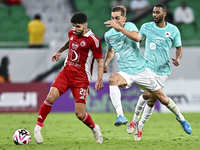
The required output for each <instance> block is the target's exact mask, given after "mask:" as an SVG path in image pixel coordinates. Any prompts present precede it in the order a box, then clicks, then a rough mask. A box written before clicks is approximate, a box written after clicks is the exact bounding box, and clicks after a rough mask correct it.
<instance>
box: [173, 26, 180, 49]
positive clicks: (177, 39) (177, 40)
mask: <svg viewBox="0 0 200 150" xmlns="http://www.w3.org/2000/svg"><path fill="white" fill-rule="evenodd" d="M173 45H174V46H175V47H179V46H181V45H182V42H181V35H180V32H179V30H178V28H177V27H175V36H174V39H173Z"/></svg>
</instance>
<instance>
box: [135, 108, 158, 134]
mask: <svg viewBox="0 0 200 150" xmlns="http://www.w3.org/2000/svg"><path fill="white" fill-rule="evenodd" d="M154 108H155V105H154V106H153V107H149V106H148V105H146V106H145V108H144V111H143V114H142V118H141V119H140V121H139V124H138V128H139V129H140V130H142V128H143V126H144V124H145V122H147V121H148V120H149V118H150V117H151V115H152V113H153V110H154Z"/></svg>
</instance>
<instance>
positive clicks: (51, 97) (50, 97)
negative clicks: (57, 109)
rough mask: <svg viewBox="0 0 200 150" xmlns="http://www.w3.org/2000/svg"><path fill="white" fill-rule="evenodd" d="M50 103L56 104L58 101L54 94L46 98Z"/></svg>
mask: <svg viewBox="0 0 200 150" xmlns="http://www.w3.org/2000/svg"><path fill="white" fill-rule="evenodd" d="M46 99H47V100H48V101H50V102H51V103H54V102H55V100H56V99H57V98H56V96H54V95H53V94H51V93H49V94H48V95H47V98H46Z"/></svg>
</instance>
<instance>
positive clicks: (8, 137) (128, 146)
mask: <svg viewBox="0 0 200 150" xmlns="http://www.w3.org/2000/svg"><path fill="white" fill-rule="evenodd" d="M90 115H91V116H92V118H93V120H94V122H95V123H96V124H99V125H100V128H101V132H102V135H103V137H104V142H103V144H96V143H95V140H94V138H93V134H92V132H91V130H90V129H89V128H88V127H86V126H85V125H84V124H83V123H82V122H81V121H79V120H78V119H77V118H76V116H75V114H74V113H50V114H49V115H48V117H47V119H46V120H45V123H44V124H45V126H44V127H43V129H42V135H43V138H44V143H43V144H37V143H36V142H35V141H34V136H33V129H34V127H35V124H36V119H37V113H15V114H13V113H8V114H3V113H1V114H0V120H1V121H0V122H1V123H0V131H1V132H0V150H18V149H20V150H29V149H40V150H135V149H136V150H199V149H200V113H183V115H184V116H185V118H186V119H187V120H188V121H189V123H190V124H191V126H192V130H193V132H192V134H191V135H188V134H186V133H185V132H184V131H183V129H182V127H181V125H180V124H179V122H177V121H176V119H175V116H174V115H173V114H171V113H154V114H153V115H152V116H151V118H150V119H149V121H148V122H147V123H146V124H145V126H144V128H143V135H142V140H141V141H134V139H133V134H128V133H127V132H126V128H127V126H121V127H115V126H114V121H115V119H116V114H115V113H90ZM125 116H126V117H127V119H128V120H129V121H131V119H132V117H133V113H125ZM19 128H25V129H27V130H28V131H29V132H30V133H31V138H32V139H31V141H30V143H29V144H28V145H15V144H14V142H13V141H12V136H13V133H14V132H15V130H17V129H19Z"/></svg>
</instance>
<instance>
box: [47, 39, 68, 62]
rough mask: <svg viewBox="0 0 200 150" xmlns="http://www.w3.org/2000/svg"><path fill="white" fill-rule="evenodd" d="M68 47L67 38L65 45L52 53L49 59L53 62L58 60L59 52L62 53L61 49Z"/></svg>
mask: <svg viewBox="0 0 200 150" xmlns="http://www.w3.org/2000/svg"><path fill="white" fill-rule="evenodd" d="M68 48H69V40H68V41H67V42H66V43H65V45H64V46H62V47H61V48H60V49H59V50H58V51H57V52H56V53H55V54H53V56H52V58H51V60H52V61H53V62H55V61H58V60H59V58H60V55H61V53H62V52H63V51H65V50H66V49H68Z"/></svg>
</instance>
